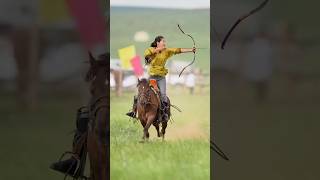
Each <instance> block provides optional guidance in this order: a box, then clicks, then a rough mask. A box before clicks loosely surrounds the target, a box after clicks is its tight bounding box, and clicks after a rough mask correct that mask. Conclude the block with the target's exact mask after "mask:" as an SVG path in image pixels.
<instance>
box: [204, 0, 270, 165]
mask: <svg viewBox="0 0 320 180" xmlns="http://www.w3.org/2000/svg"><path fill="white" fill-rule="evenodd" d="M268 2H269V0H265V1H263V2H262V3H261V4H260V5H259V6H258V7H256V8H255V9H253V10H251V11H250V12H249V13H247V14H244V15H242V16H241V17H240V18H239V19H238V20H237V21H236V22H235V23H234V24H233V26H232V27H231V28H230V30H229V31H228V33H227V35H226V36H225V38H224V39H223V41H222V43H221V49H224V46H225V45H226V42H227V40H228V39H229V37H230V35H231V33H232V31H233V30H234V29H235V28H236V27H237V26H238V25H239V23H240V22H241V21H243V20H244V19H246V18H247V17H249V16H251V15H252V14H254V13H256V12H258V11H260V10H261V9H262V8H263V7H265V6H266V4H267V3H268ZM214 30H215V29H214ZM210 149H212V150H213V151H215V152H216V153H217V154H218V155H219V156H220V157H222V158H223V159H224V160H227V161H229V158H228V157H227V155H226V154H225V153H223V151H222V150H221V149H220V148H219V147H218V146H217V145H216V144H215V143H214V141H210Z"/></svg>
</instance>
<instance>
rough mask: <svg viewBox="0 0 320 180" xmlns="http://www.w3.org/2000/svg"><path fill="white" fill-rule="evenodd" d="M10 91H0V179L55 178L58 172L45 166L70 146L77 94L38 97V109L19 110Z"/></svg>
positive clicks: (55, 179) (47, 179)
mask: <svg viewBox="0 0 320 180" xmlns="http://www.w3.org/2000/svg"><path fill="white" fill-rule="evenodd" d="M14 99H15V98H14V95H13V94H12V93H1V100H2V103H1V104H0V114H1V118H2V121H1V126H0V132H1V136H0V141H1V148H0V154H1V155H0V156H1V158H0V159H1V161H0V169H1V179H10V180H20V179H24V180H38V179H39V180H42V179H46V180H57V179H61V178H62V177H63V175H62V174H59V173H57V172H54V171H52V170H50V169H49V165H50V164H51V163H52V162H54V161H56V160H58V158H59V156H60V155H61V153H62V152H64V151H66V150H71V144H72V138H73V135H72V133H71V131H72V130H73V129H74V128H75V125H74V124H75V116H76V114H75V112H76V109H77V108H78V107H79V106H81V105H82V104H81V103H80V101H79V99H80V98H79V97H77V96H74V95H61V96H55V97H51V98H42V99H41V101H40V107H39V110H37V111H35V112H32V113H26V112H23V111H20V110H19V109H18V108H17V107H16V105H15V101H14Z"/></svg>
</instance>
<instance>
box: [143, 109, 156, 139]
mask: <svg viewBox="0 0 320 180" xmlns="http://www.w3.org/2000/svg"><path fill="white" fill-rule="evenodd" d="M155 117H156V116H155V115H154V113H153V114H151V113H147V114H146V118H147V123H146V125H145V127H144V129H143V139H144V140H146V139H149V128H150V126H151V124H152V123H153V121H154V118H155Z"/></svg>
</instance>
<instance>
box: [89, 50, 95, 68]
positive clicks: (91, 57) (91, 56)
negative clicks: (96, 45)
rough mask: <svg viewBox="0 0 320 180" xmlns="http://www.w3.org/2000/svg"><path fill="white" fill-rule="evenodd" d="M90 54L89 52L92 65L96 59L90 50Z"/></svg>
mask: <svg viewBox="0 0 320 180" xmlns="http://www.w3.org/2000/svg"><path fill="white" fill-rule="evenodd" d="M88 54H89V62H90V65H93V64H94V62H95V61H96V60H95V59H94V57H93V55H92V53H91V52H90V51H89V52H88Z"/></svg>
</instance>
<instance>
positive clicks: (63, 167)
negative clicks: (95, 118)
mask: <svg viewBox="0 0 320 180" xmlns="http://www.w3.org/2000/svg"><path fill="white" fill-rule="evenodd" d="M88 121H89V115H88V114H87V112H85V113H83V112H81V108H80V109H79V110H78V116H77V124H76V125H77V130H76V132H75V135H74V139H73V148H72V152H66V153H64V154H63V155H62V156H61V158H60V160H59V161H58V162H55V163H52V164H51V166H50V168H51V169H53V170H55V171H58V172H61V173H63V174H66V175H69V176H71V177H74V178H77V177H79V176H82V175H83V171H84V165H85V159H86V155H87V151H86V139H87V127H88ZM67 154H71V157H70V158H69V159H67V160H61V159H62V158H63V156H65V155H67Z"/></svg>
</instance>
